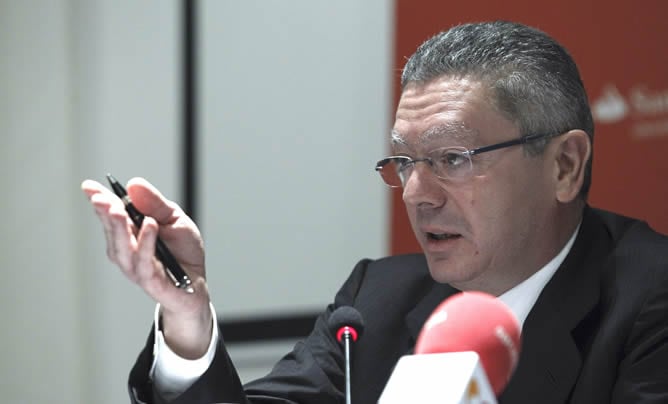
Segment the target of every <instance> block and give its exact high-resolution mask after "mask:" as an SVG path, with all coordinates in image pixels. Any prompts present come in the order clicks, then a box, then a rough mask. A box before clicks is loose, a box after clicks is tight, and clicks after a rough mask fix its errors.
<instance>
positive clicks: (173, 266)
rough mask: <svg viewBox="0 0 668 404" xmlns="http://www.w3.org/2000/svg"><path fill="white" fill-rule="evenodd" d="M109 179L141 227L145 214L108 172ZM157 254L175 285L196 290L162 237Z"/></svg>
mask: <svg viewBox="0 0 668 404" xmlns="http://www.w3.org/2000/svg"><path fill="white" fill-rule="evenodd" d="M107 180H109V185H111V189H113V190H114V193H115V194H116V195H117V196H118V197H119V198H121V200H122V201H123V204H125V210H126V211H127V212H128V215H130V219H132V222H133V223H134V224H135V226H137V229H139V228H141V224H142V222H143V221H144V215H143V214H142V213H141V212H139V211H138V210H137V208H135V206H134V205H133V204H132V200H130V197H129V196H128V193H127V191H126V190H125V188H123V186H122V185H121V183H120V182H118V181H117V180H116V178H114V177H113V176H112V175H111V174H107ZM155 256H156V257H157V258H158V260H160V262H162V266H163V267H164V268H165V273H166V274H167V276H169V277H170V278H171V279H172V281H173V282H174V286H176V287H177V288H181V289H184V290H185V291H186V292H188V293H193V292H194V290H193V288H192V286H190V284H191V281H190V278H189V277H188V274H186V271H184V270H183V268H181V265H179V263H178V261H177V260H176V258H174V256H173V255H172V253H171V252H170V251H169V249H168V248H167V246H166V245H165V243H163V241H162V240H160V237H158V238H157V239H156V240H155Z"/></svg>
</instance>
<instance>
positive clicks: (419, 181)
mask: <svg viewBox="0 0 668 404" xmlns="http://www.w3.org/2000/svg"><path fill="white" fill-rule="evenodd" d="M490 100H491V98H490V96H489V94H488V93H487V92H485V90H484V88H483V87H482V85H481V83H479V82H477V81H473V80H470V79H466V78H449V77H442V78H439V79H435V80H433V81H430V82H428V83H423V84H417V83H410V84H408V85H407V86H406V88H405V89H404V91H403V93H402V95H401V99H400V101H399V106H398V108H397V115H396V122H395V124H394V128H393V138H394V140H393V154H395V155H396V154H399V155H407V156H409V157H412V158H422V157H424V156H425V155H426V154H427V153H429V152H430V151H432V150H434V149H436V148H440V147H446V146H463V147H466V148H468V149H469V150H471V149H474V148H476V147H481V146H487V145H490V144H494V143H498V142H502V141H506V140H511V139H515V138H517V137H518V136H519V135H520V133H519V130H518V128H517V126H516V125H515V124H514V123H513V122H511V121H510V120H508V119H507V118H505V117H504V116H503V115H501V114H500V113H499V112H498V111H497V110H496V109H495V108H494V106H493V103H492V102H491V101H490ZM472 161H473V171H472V176H471V177H470V178H468V179H466V180H464V181H449V180H443V179H441V178H438V177H436V176H435V175H434V173H433V171H432V170H431V167H430V166H429V164H426V163H417V164H416V165H415V166H414V168H413V171H412V173H411V174H410V176H409V177H408V178H407V179H406V183H405V186H404V192H403V199H404V202H405V204H406V209H407V211H408V216H409V218H410V221H411V225H412V227H413V231H414V232H415V234H416V236H417V240H418V241H419V243H420V245H421V246H422V249H423V250H424V253H425V255H426V257H427V262H428V265H429V270H430V272H431V275H432V277H433V278H434V279H435V280H436V281H438V282H445V283H450V284H452V285H453V286H455V287H457V288H460V289H462V290H467V289H477V290H484V291H488V292H489V293H495V294H499V293H502V292H504V291H505V290H507V289H509V288H510V287H512V286H514V285H515V284H516V283H518V282H520V281H521V280H523V279H524V278H526V277H527V276H528V275H530V274H531V273H533V272H534V271H536V270H538V269H540V267H542V266H543V265H545V264H546V262H547V260H546V259H545V251H546V249H549V248H548V247H549V245H546V243H548V242H549V236H544V235H545V234H549V232H550V230H551V229H550V225H551V224H553V223H551V222H550V212H553V210H552V208H553V207H554V206H555V204H556V201H555V198H554V193H553V190H552V187H553V182H552V181H551V174H553V173H554V168H553V166H550V165H549V164H547V163H546V159H545V158H544V156H538V157H529V156H527V155H525V153H524V150H523V148H522V146H514V147H509V148H505V149H500V150H496V151H491V152H488V153H483V154H480V155H476V156H473V157H472ZM550 253H551V252H550ZM548 257H549V258H551V256H548Z"/></svg>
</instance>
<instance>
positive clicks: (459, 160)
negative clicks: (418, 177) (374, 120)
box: [376, 132, 565, 188]
mask: <svg viewBox="0 0 668 404" xmlns="http://www.w3.org/2000/svg"><path fill="white" fill-rule="evenodd" d="M562 133H565V132H562ZM562 133H558V134H549V135H529V136H524V137H520V138H518V139H513V140H507V141H505V142H501V143H496V144H493V145H489V146H483V147H478V148H476V149H473V150H468V149H467V148H465V147H441V148H438V149H435V150H432V151H431V152H429V153H427V157H424V158H420V159H413V158H410V157H408V156H390V157H387V158H384V159H382V160H380V161H379V162H378V163H376V171H378V173H379V174H380V176H381V177H382V178H383V181H385V183H386V184H387V185H389V186H390V187H392V188H399V187H403V186H404V185H405V184H406V181H407V180H408V177H410V175H411V173H412V172H413V167H414V166H415V164H417V163H419V162H425V163H427V164H429V166H430V167H431V169H432V171H433V172H434V174H435V175H436V176H437V177H438V178H441V179H443V180H455V181H464V180H467V179H469V178H471V176H472V175H473V161H472V160H471V157H472V156H475V155H478V154H482V153H487V152H490V151H494V150H499V149H504V148H506V147H511V146H517V145H521V144H526V143H530V142H535V141H537V140H541V139H548V138H552V137H556V136H559V135H561V134H562Z"/></svg>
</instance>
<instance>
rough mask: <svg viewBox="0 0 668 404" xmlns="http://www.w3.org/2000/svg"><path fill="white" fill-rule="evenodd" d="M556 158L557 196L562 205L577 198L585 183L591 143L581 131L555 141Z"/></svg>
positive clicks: (559, 137) (571, 132)
mask: <svg viewBox="0 0 668 404" xmlns="http://www.w3.org/2000/svg"><path fill="white" fill-rule="evenodd" d="M553 142H555V144H554V145H553V146H554V149H553V150H554V158H555V160H554V161H555V196H556V197H557V200H558V201H559V202H562V203H568V202H572V201H573V200H574V199H575V198H577V196H578V194H579V193H580V189H581V188H582V183H583V182H584V174H585V167H586V165H587V161H588V160H589V156H590V155H591V141H590V140H589V136H587V133H586V132H585V131H583V130H580V129H575V130H571V131H569V132H567V133H564V134H563V135H561V136H558V137H556V138H554V139H553Z"/></svg>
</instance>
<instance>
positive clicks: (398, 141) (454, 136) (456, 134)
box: [390, 122, 479, 146]
mask: <svg viewBox="0 0 668 404" xmlns="http://www.w3.org/2000/svg"><path fill="white" fill-rule="evenodd" d="M478 135H479V133H478V131H477V130H474V129H471V128H468V127H466V125H465V124H464V122H451V123H446V124H442V125H438V126H434V127H431V128H429V129H427V130H426V131H424V132H422V133H421V134H420V135H419V136H418V142H420V143H428V142H431V141H433V140H434V139H439V138H442V137H447V138H448V140H450V141H452V142H453V146H457V145H461V144H465V143H470V144H472V143H474V142H473V140H475V139H476V138H477V137H478ZM390 143H391V144H392V146H397V145H401V146H409V144H408V142H407V141H406V139H405V137H404V136H403V135H402V134H401V133H399V132H398V131H396V130H394V129H392V131H391V132H390Z"/></svg>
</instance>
